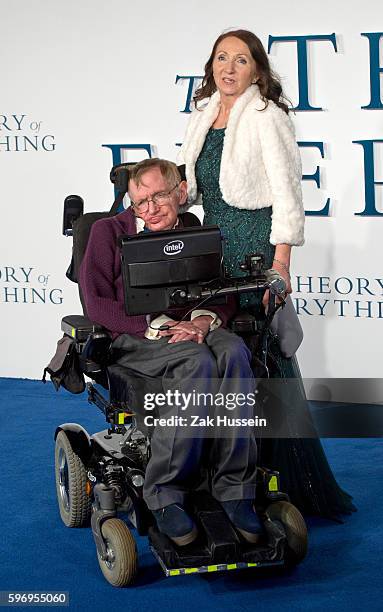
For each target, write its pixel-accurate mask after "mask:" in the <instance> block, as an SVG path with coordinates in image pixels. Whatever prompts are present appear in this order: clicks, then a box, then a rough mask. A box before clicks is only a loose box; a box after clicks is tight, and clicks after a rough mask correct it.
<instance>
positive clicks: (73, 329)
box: [72, 327, 76, 338]
mask: <svg viewBox="0 0 383 612" xmlns="http://www.w3.org/2000/svg"><path fill="white" fill-rule="evenodd" d="M75 337H76V329H75V327H72V338H75Z"/></svg>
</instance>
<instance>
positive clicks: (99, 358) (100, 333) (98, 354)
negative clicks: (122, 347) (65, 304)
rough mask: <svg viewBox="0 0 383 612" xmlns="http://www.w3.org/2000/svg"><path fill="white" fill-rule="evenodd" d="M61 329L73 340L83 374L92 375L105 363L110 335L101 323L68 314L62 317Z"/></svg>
mask: <svg viewBox="0 0 383 612" xmlns="http://www.w3.org/2000/svg"><path fill="white" fill-rule="evenodd" d="M61 329H62V331H63V332H64V334H66V335H67V336H70V337H71V338H73V339H74V340H75V342H76V349H77V353H78V354H79V360H80V365H81V369H82V371H83V372H84V374H87V375H88V376H92V375H93V374H96V373H99V372H100V371H101V370H102V368H104V367H105V366H106V365H107V363H108V360H109V353H110V347H111V344H112V337H111V335H110V333H109V332H108V331H107V330H106V329H105V328H104V327H103V326H102V325H99V324H98V323H93V322H92V321H90V320H89V319H88V318H87V317H84V316H82V315H68V316H66V317H64V318H63V319H62V321H61Z"/></svg>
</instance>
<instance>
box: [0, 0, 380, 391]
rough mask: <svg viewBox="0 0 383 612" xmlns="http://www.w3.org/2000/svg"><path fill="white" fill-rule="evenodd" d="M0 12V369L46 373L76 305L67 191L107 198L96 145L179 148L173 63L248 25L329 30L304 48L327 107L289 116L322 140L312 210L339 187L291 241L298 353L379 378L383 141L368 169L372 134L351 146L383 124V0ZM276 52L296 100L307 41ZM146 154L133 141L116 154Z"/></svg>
mask: <svg viewBox="0 0 383 612" xmlns="http://www.w3.org/2000/svg"><path fill="white" fill-rule="evenodd" d="M0 11H1V36H0V57H1V66H2V69H1V98H0V172H1V180H0V197H1V206H2V217H1V230H0V232H1V234H0V240H1V258H0V316H1V336H2V337H1V346H2V348H3V350H2V354H1V358H0V359H1V370H0V375H1V376H10V377H27V378H39V377H40V375H41V371H42V369H43V367H44V366H45V365H46V363H47V362H48V361H49V359H50V357H51V355H52V353H53V351H54V348H55V344H56V340H57V339H58V337H59V336H60V320H61V317H62V316H63V315H65V314H70V313H79V312H81V310H80V304H79V300H78V297H77V287H76V286H75V285H73V284H72V283H70V282H69V281H68V280H67V279H66V278H65V270H66V268H67V266H68V264H69V260H70V251H71V241H70V239H67V238H64V237H63V236H62V235H61V224H62V205H63V200H64V198H65V196H66V195H68V194H70V193H76V194H79V195H81V196H82V197H83V198H84V200H85V207H86V211H88V212H89V211H93V210H105V209H107V208H109V207H110V205H111V203H112V201H113V199H114V194H113V187H112V185H111V183H110V182H109V179H108V175H109V170H110V168H111V166H112V154H111V150H110V149H109V148H107V147H103V146H102V145H105V144H109V145H110V144H114V145H117V144H143V143H144V144H150V145H151V147H152V153H153V155H159V156H161V157H167V158H170V159H175V157H176V153H177V147H176V143H180V142H182V138H183V133H184V130H185V126H186V122H187V119H188V114H187V113H184V112H181V111H182V110H183V109H184V108H185V104H186V98H187V91H188V86H189V80H188V79H180V80H179V81H178V83H176V76H177V75H180V76H190V75H200V74H201V73H202V71H203V66H204V63H205V61H206V59H207V57H208V55H209V52H210V49H211V46H212V43H213V41H214V40H215V38H216V37H217V35H218V34H220V33H221V32H222V31H223V30H224V29H226V28H233V27H244V28H247V29H250V30H253V31H254V32H256V33H257V35H258V36H259V37H260V38H261V40H262V41H263V43H264V45H265V47H266V48H267V46H268V41H269V36H272V37H280V36H293V37H294V36H308V35H311V36H312V35H315V36H320V35H322V36H323V35H326V36H330V35H332V34H333V33H335V39H334V40H336V44H337V52H336V51H335V49H334V45H333V43H332V42H331V41H330V40H321V41H315V42H309V43H308V45H307V48H308V80H309V85H308V92H309V100H310V103H311V105H312V106H314V107H322V108H323V110H322V111H312V110H303V111H298V112H296V114H295V116H294V122H295V125H296V130H297V140H298V141H300V142H306V143H308V142H321V143H323V155H324V157H323V158H321V155H320V152H319V150H318V148H315V147H305V148H303V149H302V158H303V173H304V174H305V175H312V174H314V172H315V170H316V168H317V166H319V168H320V188H318V186H317V185H316V183H315V182H314V181H313V180H311V181H304V182H303V191H304V199H305V208H306V210H314V211H315V210H316V211H319V210H321V209H322V208H323V207H324V205H325V203H326V200H327V198H330V199H331V203H330V210H329V215H328V216H317V217H316V216H310V217H308V218H307V224H306V244H305V246H304V247H302V248H296V249H294V255H293V265H292V270H293V283H294V289H295V293H294V298H295V303H296V307H297V309H298V312H299V315H300V318H301V322H302V325H303V327H304V331H305V341H304V344H303V346H302V347H301V349H300V350H299V361H300V365H301V368H302V372H303V375H304V376H305V377H306V378H311V379H316V378H327V377H328V378H335V379H336V378H348V379H350V381H351V379H354V378H365V379H366V378H374V379H379V378H380V377H381V361H382V357H381V355H382V350H381V344H382V332H381V330H382V325H381V319H382V318H383V270H382V247H381V243H382V241H381V236H382V231H383V215H382V216H377V215H376V216H366V215H362V216H357V215H355V213H358V212H362V211H364V209H365V208H366V202H365V179H366V177H365V172H368V171H370V174H371V172H372V170H374V175H373V180H375V182H376V185H372V186H371V188H372V192H373V193H374V194H375V208H376V213H379V212H383V205H382V191H383V188H382V187H381V186H380V185H379V184H378V182H379V181H383V171H382V151H383V144H381V143H376V144H375V145H374V148H373V151H374V160H373V166H374V167H373V168H372V167H371V160H370V164H369V166H368V164H366V167H365V165H364V150H366V151H367V148H368V147H369V146H370V145H368V144H365V145H364V147H363V146H361V145H360V144H356V143H353V141H367V140H368V141H371V140H378V139H382V137H383V132H382V124H383V112H382V109H380V108H375V109H362V108H361V107H362V106H367V105H369V102H370V95H371V94H370V87H371V82H370V52H371V54H373V49H372V45H373V40H375V41H376V40H379V27H381V24H382V23H383V22H382V18H383V8H382V3H381V1H380V0H367V1H366V2H364V3H360V2H357V1H356V0H351V1H347V2H346V1H345V0H343V1H341V2H338V3H332V2H330V0H322V2H321V3H320V4H319V3H317V4H310V5H308V4H307V2H304V0H295V1H293V2H289V3H286V2H285V1H281V0H275V1H274V2H272V3H264V2H254V1H253V0H238V1H237V2H235V3H232V2H231V1H230V0H221V2H219V3H210V4H209V3H206V2H205V1H202V0H194V1H189V2H185V3H184V4H181V3H179V2H176V1H171V0H162V1H161V2H156V1H154V0H147V1H146V2H144V3H133V2H126V1H125V0H110V1H109V2H104V1H102V0H76V1H75V0H66V2H65V3H62V2H59V1H58V0H28V1H24V2H18V3H13V2H11V1H10V0H0ZM381 29H383V28H382V27H381ZM362 33H369V34H371V33H375V35H374V36H373V37H372V38H371V37H370V38H368V37H366V36H361V34H362ZM380 46H381V47H383V33H382V41H381V45H380ZM270 59H271V62H272V64H273V66H274V68H275V70H276V71H277V72H278V73H279V74H280V75H281V77H282V80H283V85H284V88H285V90H286V93H287V95H288V96H289V97H290V98H291V99H292V101H293V103H294V105H297V103H298V71H297V45H296V44H295V43H294V42H279V43H278V42H274V44H273V45H272V46H271V50H270ZM374 62H375V63H374ZM379 64H380V66H383V52H382V51H380V60H379V58H378V60H377V59H376V54H375V56H374V57H373V58H372V60H371V66H372V72H373V74H372V76H371V78H372V79H375V84H376V82H377V81H378V83H379ZM377 74H378V76H377V77H376V75H377ZM302 75H303V73H302V71H301V73H300V75H299V76H300V80H301V86H302V79H303V76H302ZM374 75H375V76H374ZM382 90H383V83H382ZM375 105H376V104H375ZM376 106H377V105H376ZM36 149H37V150H36ZM145 156H147V153H146V152H145V151H144V150H143V151H136V152H134V151H133V152H132V151H130V152H127V151H125V152H124V153H123V156H122V158H123V160H126V159H129V160H137V161H138V160H139V159H142V158H143V157H145ZM371 180H372V179H371V176H370V178H368V177H367V181H368V184H369V185H371ZM370 200H371V196H370ZM369 206H370V208H371V201H370V204H369ZM308 277H310V278H308ZM321 278H322V280H321ZM358 279H366V280H359V281H358ZM310 283H311V284H310ZM358 283H359V284H358ZM326 300H328V301H326ZM340 300H343V301H340ZM368 388H369V396H368V397H366V396H365V397H364V399H366V400H370V401H378V400H379V389H380V387H379V384H378V381H377V380H375V382H374V384H370V385H369V386H368ZM313 394H314V396H315V392H314V391H312V395H313ZM354 394H355V387H353V390H352V392H351V391H350V396H351V398H352V397H355V395H354ZM336 396H337V397H338V399H346V398H345V397H344V394H343V396H342V397H340V395H339V394H338V395H337V394H335V396H334V397H336Z"/></svg>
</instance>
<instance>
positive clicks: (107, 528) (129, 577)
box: [97, 518, 137, 587]
mask: <svg viewBox="0 0 383 612" xmlns="http://www.w3.org/2000/svg"><path fill="white" fill-rule="evenodd" d="M101 532H102V535H103V538H104V540H105V545H106V550H107V558H106V559H102V558H101V556H100V555H99V554H97V557H98V562H99V564H100V568H101V571H102V573H103V574H104V577H105V578H106V580H107V581H108V582H109V583H110V584H111V585H113V586H115V587H124V586H128V584H131V583H132V582H133V580H134V578H135V576H136V573H137V548H136V543H135V541H134V538H133V536H132V534H131V533H130V530H129V528H128V527H127V526H126V525H125V523H124V522H123V521H121V520H120V519H116V518H111V519H108V520H106V521H105V523H103V524H102V526H101Z"/></svg>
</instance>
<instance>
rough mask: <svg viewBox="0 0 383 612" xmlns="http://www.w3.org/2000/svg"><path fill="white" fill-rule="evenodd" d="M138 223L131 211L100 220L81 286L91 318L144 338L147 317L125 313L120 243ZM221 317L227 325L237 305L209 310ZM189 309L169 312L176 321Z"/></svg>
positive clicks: (116, 330) (84, 263) (94, 229)
mask: <svg viewBox="0 0 383 612" xmlns="http://www.w3.org/2000/svg"><path fill="white" fill-rule="evenodd" d="M136 233H137V230H136V219H135V217H134V214H133V213H132V211H131V210H130V209H128V210H126V211H124V212H123V213H120V214H119V215H116V216H115V217H107V218H106V219H99V220H98V221H95V223H94V224H93V225H92V229H91V232H90V236H89V241H88V246H87V248H86V251H85V255H84V259H83V261H82V264H81V267H80V285H81V289H82V293H83V297H84V300H85V306H86V311H87V315H88V317H89V318H90V319H91V320H92V321H94V322H95V323H99V324H100V325H103V326H104V327H106V329H108V330H109V331H111V332H112V334H113V338H116V337H117V336H119V335H120V334H125V333H126V334H131V335H133V336H140V337H143V336H144V333H145V330H146V328H147V321H146V317H145V315H137V316H128V315H127V314H126V313H125V304H124V288H123V283H122V274H121V261H120V250H119V247H118V245H117V239H118V237H119V236H121V234H130V235H134V234H136ZM206 308H208V309H209V310H211V311H213V312H215V313H217V314H218V316H219V317H220V319H221V320H222V324H223V325H225V324H226V323H227V321H228V319H229V318H230V317H231V316H233V314H234V312H235V302H234V300H233V301H232V300H230V302H229V303H228V304H227V305H223V306H214V307H210V306H208V305H207V306H206ZM189 309H190V307H189V308H178V309H177V310H168V311H167V314H169V317H171V318H172V319H181V318H182V316H183V315H184V314H186V312H187V311H188V310H189Z"/></svg>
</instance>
